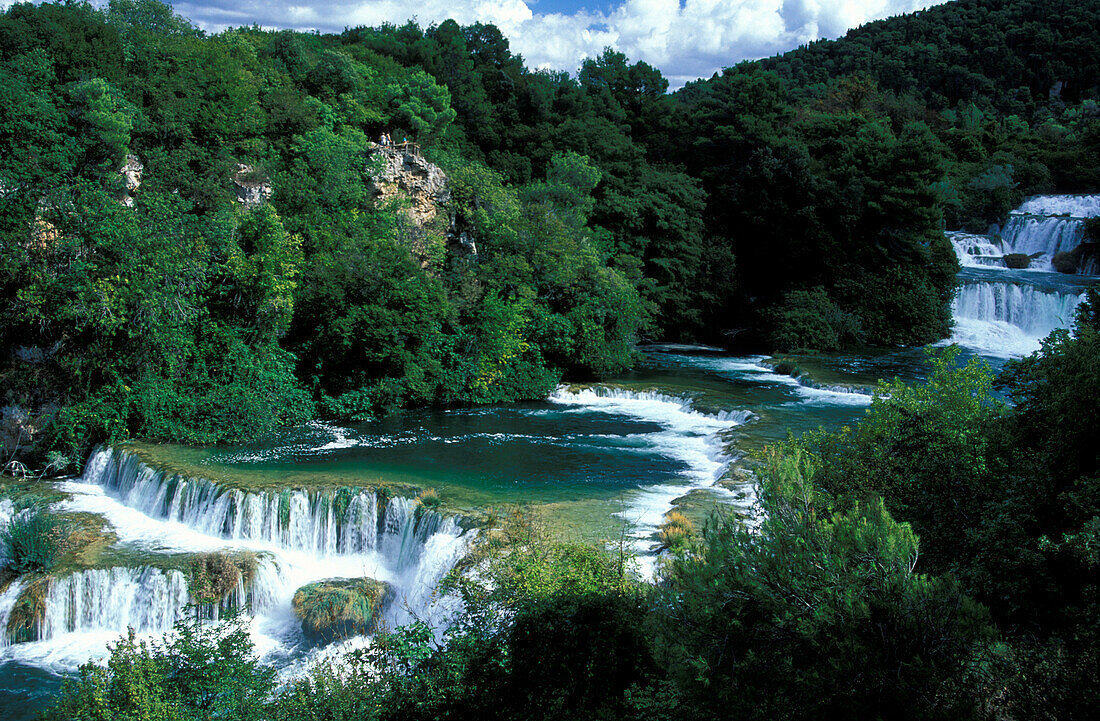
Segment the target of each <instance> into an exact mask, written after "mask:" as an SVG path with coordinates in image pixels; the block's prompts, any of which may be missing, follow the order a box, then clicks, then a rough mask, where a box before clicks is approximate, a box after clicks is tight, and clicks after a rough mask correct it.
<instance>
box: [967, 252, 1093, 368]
mask: <svg viewBox="0 0 1100 721" xmlns="http://www.w3.org/2000/svg"><path fill="white" fill-rule="evenodd" d="M976 272H977V271H966V272H964V281H963V284H962V287H960V288H959V292H958V295H957V296H956V297H955V303H954V306H953V309H952V310H953V315H954V318H955V329H954V332H953V334H952V336H951V338H950V342H953V343H958V344H959V345H962V346H966V347H968V348H971V349H973V350H975V351H977V352H978V353H981V354H983V355H989V356H998V357H1005V358H1007V357H1012V356H1021V355H1028V354H1029V353H1032V352H1033V351H1036V350H1038V349H1039V341H1040V340H1042V339H1043V338H1045V337H1046V336H1047V335H1049V334H1050V332H1051V331H1053V330H1054V329H1056V328H1068V327H1070V326H1071V325H1072V324H1073V320H1074V317H1075V313H1076V310H1077V306H1078V305H1079V304H1080V303H1081V301H1082V300H1083V299H1084V297H1085V296H1084V290H1083V289H1082V288H1080V287H1074V288H1068V287H1066V288H1057V287H1050V286H1042V285H1036V284H1032V283H1030V282H1028V281H1029V280H1030V278H1029V277H1028V276H1045V277H1046V278H1050V277H1051V276H1050V275H1049V274H1047V273H1030V272H1023V271H1002V272H998V271H992V272H991V271H983V272H982V275H981V276H979V277H973V276H974V274H975V273H976ZM1007 274H1013V275H1011V276H1009V275H1007ZM966 276H970V277H966ZM1062 277H1064V276H1062Z"/></svg>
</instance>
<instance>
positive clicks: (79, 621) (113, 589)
mask: <svg viewBox="0 0 1100 721" xmlns="http://www.w3.org/2000/svg"><path fill="white" fill-rule="evenodd" d="M55 486H56V491H57V493H56V499H53V500H51V501H49V503H48V505H39V506H36V507H35V510H33V512H34V513H48V514H50V516H51V517H58V518H68V517H75V516H77V515H87V516H89V517H93V518H96V519H99V520H100V530H101V534H100V535H101V536H102V539H103V542H102V543H101V544H99V545H97V546H96V548H95V550H96V553H95V554H87V553H84V554H80V553H76V552H75V551H74V552H72V553H67V554H66V555H64V556H63V557H62V559H61V562H59V563H58V564H57V565H56V566H55V567H50V568H47V569H44V570H36V571H28V572H26V573H24V574H23V575H21V576H18V577H15V576H14V574H9V575H8V576H7V578H3V579H0V645H10V644H23V643H24V642H30V641H40V642H43V643H42V644H41V648H40V649H38V650H37V651H33V650H32V651H28V652H27V653H31V654H32V655H33V654H36V653H39V652H41V653H50V654H53V653H59V654H61V655H64V654H65V653H66V650H65V649H66V647H67V646H68V645H69V644H75V645H79V642H83V643H85V645H87V639H88V638H91V637H92V636H95V634H91V635H89V634H88V632H105V635H104V638H105V637H106V636H108V635H115V634H125V633H126V631H127V629H128V628H133V629H134V630H135V631H137V632H139V633H151V634H156V633H163V632H166V631H169V630H171V629H172V628H173V626H174V625H175V624H176V623H177V622H178V621H179V620H181V619H183V618H184V617H185V616H186V615H187V614H195V613H197V614H198V615H199V616H201V617H205V618H217V617H218V616H219V615H221V613H222V612H223V611H225V610H228V609H233V610H241V611H248V612H251V613H252V614H253V615H254V616H255V617H256V624H254V631H253V632H254V633H255V634H258V635H259V636H265V637H267V638H268V639H269V643H270V645H271V646H272V647H273V648H276V649H277V648H280V647H287V648H292V647H297V646H298V645H299V644H300V643H301V640H302V636H303V632H302V628H301V626H300V625H297V624H293V625H292V626H288V625H287V623H286V621H287V620H288V619H289V618H292V609H293V596H294V594H295V591H297V590H298V589H301V588H303V587H305V586H310V585H311V584H316V583H317V582H319V581H323V580H325V579H332V578H336V577H345V578H346V577H354V576H358V575H363V576H370V577H371V578H372V579H378V580H377V581H371V583H372V584H377V588H379V589H385V592H384V593H379V594H375V595H374V596H372V600H371V602H370V604H369V605H370V613H369V614H366V615H364V616H363V619H364V622H363V623H351V624H350V625H349V624H344V623H342V622H341V623H340V634H341V635H348V634H357V633H369V632H370V631H371V630H373V628H375V626H376V625H380V624H385V625H386V626H387V627H393V626H397V625H400V624H403V623H408V622H409V621H410V620H411V619H413V618H428V617H431V616H432V615H433V614H435V613H436V612H437V611H439V612H441V613H442V612H444V611H446V609H447V607H448V604H450V603H451V599H449V598H446V597H439V596H437V595H436V594H435V590H436V588H437V586H438V584H439V581H440V580H441V579H442V578H443V576H444V575H446V574H447V573H448V572H449V571H450V570H451V569H452V568H453V567H454V565H455V563H456V562H457V561H458V560H459V559H461V558H462V557H464V556H465V555H466V553H467V551H468V549H469V546H470V543H471V542H472V541H473V540H474V539H475V538H476V537H477V531H476V530H473V529H469V528H465V527H463V525H462V524H461V523H460V520H461V519H459V518H458V517H456V516H445V515H444V514H442V513H440V512H439V511H438V510H433V509H435V508H436V507H437V506H436V503H435V502H434V501H433V500H432V497H431V495H430V494H422V496H423V497H412V498H410V497H406V496H398V495H394V493H393V491H392V489H389V488H384V487H382V488H349V487H335V488H332V487H328V488H321V489H312V490H305V489H289V490H271V491H268V490H246V489H243V488H240V487H232V486H230V485H229V484H225V483H221V482H214V481H210V480H206V479H201V478H193V477H190V476H186V475H182V474H180V473H178V472H177V471H176V470H174V469H165V468H157V467H155V466H153V465H150V464H148V463H146V462H145V461H144V460H143V459H142V457H140V456H138V455H137V454H135V453H132V452H129V451H128V450H127V449H125V448H123V447H114V448H110V447H105V448H99V449H97V450H96V451H94V452H93V453H92V455H91V457H90V458H89V459H88V462H87V464H86V466H85V471H84V475H83V477H82V478H80V479H74V480H71V481H59V482H57V483H56V484H55ZM5 508H6V510H7V511H8V513H6V516H7V519H8V521H9V522H10V521H12V520H14V519H15V518H16V516H18V515H19V514H21V513H31V512H32V510H30V509H28V510H26V511H19V512H18V513H15V511H14V506H13V504H12V503H11V502H10V501H7V502H6V505H5ZM100 546H103V547H102V548H101V547H100ZM367 616H369V623H367V622H365V620H366V619H367ZM341 618H342V617H341ZM338 620H339V619H338ZM36 648H37V646H36ZM276 655H278V654H276ZM80 660H86V659H84V658H82V659H80ZM73 668H75V665H74V666H73Z"/></svg>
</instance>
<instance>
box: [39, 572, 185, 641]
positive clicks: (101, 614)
mask: <svg viewBox="0 0 1100 721" xmlns="http://www.w3.org/2000/svg"><path fill="white" fill-rule="evenodd" d="M188 598H189V597H188V592H187V580H186V579H185V578H184V576H183V574H182V573H180V572H179V571H176V570H170V571H162V570H161V569H159V568H151V567H148V566H145V567H141V568H125V567H116V568H106V569H93V570H88V571H79V572H77V573H73V574H71V575H68V576H64V577H62V578H57V579H54V580H53V582H52V583H50V590H49V592H48V594H47V595H46V613H45V614H44V616H43V618H42V623H41V626H40V629H39V633H38V638H39V639H49V638H54V637H56V636H59V635H61V634H63V633H74V632H81V631H113V630H117V629H126V628H132V629H134V630H135V631H137V632H164V631H169V630H171V629H172V627H173V626H174V625H175V623H176V621H178V620H179V619H180V617H181V616H182V614H183V613H184V610H185V608H186V607H187V602H188Z"/></svg>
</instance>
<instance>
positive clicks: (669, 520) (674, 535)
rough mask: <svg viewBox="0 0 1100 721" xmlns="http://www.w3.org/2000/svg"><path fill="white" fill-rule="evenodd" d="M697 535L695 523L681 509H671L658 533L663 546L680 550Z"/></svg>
mask: <svg viewBox="0 0 1100 721" xmlns="http://www.w3.org/2000/svg"><path fill="white" fill-rule="evenodd" d="M694 536H695V524H694V523H692V522H691V519H689V518H688V517H687V516H685V515H684V514H682V513H680V512H679V511H669V512H668V513H666V514H665V520H664V522H663V523H662V524H661V527H660V530H659V531H658V533H657V538H658V539H659V540H660V541H661V546H663V547H664V548H668V549H670V550H672V551H678V550H680V549H682V548H684V547H686V546H687V545H688V543H689V542H690V541H691V539H692V538H694Z"/></svg>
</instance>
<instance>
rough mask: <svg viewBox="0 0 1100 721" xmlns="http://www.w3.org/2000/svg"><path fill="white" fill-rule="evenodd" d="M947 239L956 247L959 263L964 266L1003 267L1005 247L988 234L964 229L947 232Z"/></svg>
mask: <svg viewBox="0 0 1100 721" xmlns="http://www.w3.org/2000/svg"><path fill="white" fill-rule="evenodd" d="M947 239H948V240H950V241H951V246H952V247H953V248H954V249H955V255H956V256H957V257H958V259H959V265H961V266H963V267H968V266H969V267H1002V266H1003V265H1004V263H1003V261H1002V260H1001V258H1002V257H1004V254H1005V252H1004V249H1003V248H1002V247H1001V244H1000V243H999V242H997V241H994V240H990V238H989V236H987V235H975V234H973V233H965V232H963V231H951V232H948V233H947Z"/></svg>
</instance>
